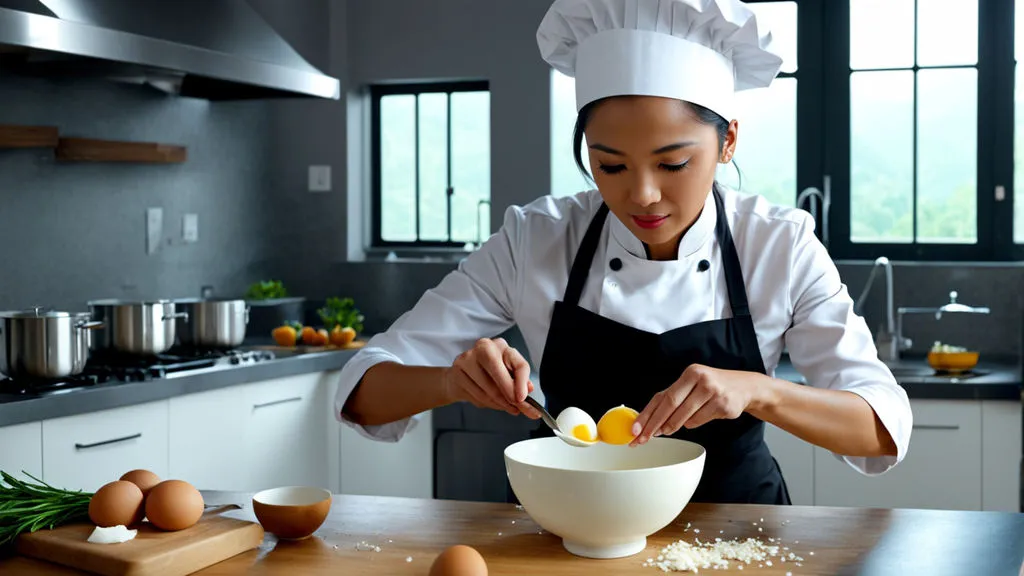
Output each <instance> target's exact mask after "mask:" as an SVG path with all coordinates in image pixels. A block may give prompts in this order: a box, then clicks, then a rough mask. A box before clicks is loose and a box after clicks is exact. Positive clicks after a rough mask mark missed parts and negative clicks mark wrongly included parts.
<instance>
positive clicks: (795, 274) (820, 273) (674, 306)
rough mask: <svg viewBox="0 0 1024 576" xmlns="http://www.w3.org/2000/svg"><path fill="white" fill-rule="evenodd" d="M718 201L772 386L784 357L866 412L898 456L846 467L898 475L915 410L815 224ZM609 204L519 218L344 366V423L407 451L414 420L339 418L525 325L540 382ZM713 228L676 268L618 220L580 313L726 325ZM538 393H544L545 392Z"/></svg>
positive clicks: (795, 214)
mask: <svg viewBox="0 0 1024 576" xmlns="http://www.w3.org/2000/svg"><path fill="white" fill-rule="evenodd" d="M722 195H723V200H724V207H725V214H726V215H727V217H728V219H729V226H730V227H731V230H732V234H733V239H734V242H735V244H736V250H737V252H738V255H739V261H740V265H741V267H742V269H743V279H744V282H745V284H746V288H747V297H748V300H749V303H750V312H751V315H752V316H753V321H754V327H755V330H756V332H757V340H758V345H759V347H760V350H761V356H762V357H763V359H764V365H765V368H766V370H767V371H768V374H769V375H772V374H774V371H775V368H776V367H777V366H778V363H779V358H780V355H781V354H782V351H783V348H784V347H785V348H786V349H787V351H788V353H789V355H790V359H791V361H792V363H793V366H794V367H795V368H796V369H797V370H798V371H799V372H800V373H801V374H802V375H803V376H804V378H805V379H806V381H807V384H809V385H811V386H815V387H818V388H829V389H832V390H847V391H850V392H853V393H855V394H857V395H859V396H861V397H862V398H864V399H865V400H866V401H867V402H868V404H870V405H871V407H872V408H873V409H874V411H875V413H876V414H878V417H879V419H880V420H881V422H882V424H883V425H884V426H885V428H886V430H888V431H889V433H890V434H891V435H892V437H893V439H894V441H895V443H896V447H897V455H896V456H895V457H892V456H884V457H877V458H862V457H845V456H838V455H837V456H836V457H837V458H840V459H842V460H844V461H845V462H847V463H848V464H849V465H851V466H852V467H853V468H855V469H856V470H858V471H860V472H861V473H863V474H866V475H874V474H880V473H882V472H885V471H886V470H888V469H890V468H891V467H893V466H895V465H896V464H897V463H898V462H900V461H901V460H902V459H903V457H904V456H905V455H906V452H907V447H908V444H909V442H910V434H911V425H912V414H911V410H910V402H909V400H908V398H907V394H906V392H905V391H904V390H903V388H902V387H900V386H899V384H897V382H896V380H895V379H894V378H893V376H892V374H891V372H890V371H889V370H888V369H887V368H886V366H885V365H884V364H883V363H882V362H881V361H880V360H879V358H878V355H877V350H876V348H875V345H874V342H873V341H872V337H871V331H870V330H869V329H868V327H867V325H866V323H865V322H864V319H863V318H861V317H860V316H857V315H856V314H854V312H853V300H852V299H851V298H850V295H849V293H848V292H847V289H846V287H845V286H844V285H843V283H842V280H841V279H840V277H839V272H838V270H837V269H836V266H835V264H834V263H833V262H832V260H831V258H830V257H829V255H828V253H827V252H826V250H825V248H824V246H823V245H822V244H821V243H820V242H819V241H818V239H817V237H816V236H815V235H814V221H813V220H812V219H811V217H810V215H809V214H807V213H806V212H804V211H802V210H797V209H794V208H785V207H781V206H776V205H773V204H770V203H769V202H768V201H766V200H765V199H764V198H763V197H761V196H755V195H748V194H742V193H739V192H736V191H732V190H728V189H726V188H722ZM601 202H602V199H601V196H600V193H599V192H598V191H596V190H593V191H590V192H583V193H580V194H577V195H575V196H571V197H565V198H554V197H551V196H546V197H543V198H540V199H538V200H535V201H533V202H531V203H530V204H527V205H526V206H522V207H518V206H513V207H511V208H509V209H508V210H507V211H506V213H505V219H504V224H503V225H502V227H501V229H499V230H498V231H497V233H495V234H494V235H493V236H492V237H491V238H490V239H489V240H488V241H487V242H486V243H484V245H483V246H482V247H481V248H480V249H479V250H477V251H476V252H474V253H473V254H471V255H470V256H468V257H467V258H466V259H465V260H463V261H462V262H461V264H460V265H459V266H458V268H457V270H455V271H453V272H452V273H450V274H449V275H448V276H446V277H445V278H444V280H442V281H441V283H440V284H439V285H438V286H437V287H435V288H432V289H431V290H428V291H427V292H426V293H424V295H423V297H422V298H421V299H420V301H419V302H418V303H417V304H416V305H415V306H414V307H413V308H412V310H410V311H409V312H406V313H405V314H404V315H402V316H401V317H400V318H399V319H398V320H397V321H396V322H395V323H394V324H393V325H392V326H391V327H390V329H388V330H387V331H386V332H383V333H381V334H378V335H376V336H374V337H373V338H371V339H370V341H369V342H368V343H367V345H366V347H365V348H363V349H362V350H360V351H359V352H358V353H357V354H356V355H355V356H354V357H353V358H352V359H351V360H349V362H348V363H346V364H345V367H344V369H343V370H342V373H341V384H340V387H339V388H338V393H337V396H336V398H335V414H336V416H337V417H338V418H339V419H340V420H341V421H343V422H345V423H346V424H348V425H350V426H352V427H354V428H356V429H357V430H359V431H360V432H361V433H362V434H363V435H365V436H367V437H369V438H373V439H376V440H382V441H391V442H397V441H398V440H399V439H401V438H402V436H403V435H404V434H405V433H406V432H407V431H408V430H409V429H410V426H411V425H412V424H413V421H414V420H415V417H414V418H413V419H405V420H402V421H399V422H393V423H390V424H385V425H380V426H359V425H357V424H355V423H353V422H350V421H348V420H347V419H345V418H344V417H343V416H342V415H341V409H342V407H343V406H344V404H345V401H346V400H347V398H348V396H349V394H351V392H352V390H353V389H354V388H355V386H356V384H357V383H358V382H359V380H360V379H361V378H362V376H363V374H364V373H365V372H366V371H367V369H369V368H370V367H371V366H373V365H375V364H377V363H379V362H384V361H392V362H398V363H404V364H407V365H420V366H449V365H451V363H452V361H453V360H454V359H455V357H456V356H458V355H459V354H461V353H462V352H464V351H465V350H467V349H469V348H470V347H472V345H473V343H474V342H475V341H476V340H477V339H479V338H484V337H494V336H497V335H499V334H501V333H502V332H504V331H505V330H506V329H508V328H510V327H512V326H513V325H518V327H519V330H520V332H521V333H522V335H523V338H524V340H525V342H526V346H527V348H528V352H529V357H530V358H531V360H532V362H533V363H534V366H533V367H534V368H535V369H536V368H537V367H538V366H539V364H540V360H541V358H542V357H543V354H544V345H545V339H546V338H547V333H548V326H549V325H550V322H551V313H552V310H553V307H554V303H555V301H556V300H561V299H562V297H563V294H564V292H565V286H566V282H567V281H568V278H569V270H570V268H571V266H572V262H573V258H574V256H575V253H576V250H577V248H578V247H579V245H580V242H581V241H582V239H583V235H584V233H585V232H586V230H587V226H588V225H589V224H590V221H591V220H592V218H593V217H594V214H595V213H596V212H597V210H598V208H599V207H600V205H601ZM717 219H718V216H717V212H716V210H715V203H714V198H713V197H712V196H711V194H710V193H709V194H708V197H707V199H706V201H705V205H704V209H703V211H702V212H701V214H700V216H699V217H698V218H697V221H696V223H695V224H694V225H693V227H692V228H691V229H690V230H688V231H687V232H686V234H685V235H684V236H683V238H682V240H681V242H680V244H679V254H678V259H676V260H670V261H654V260H649V259H647V258H646V256H645V252H644V247H643V244H642V243H641V242H640V240H638V239H637V238H636V236H634V235H633V234H632V233H631V232H630V231H629V229H628V228H627V227H626V226H625V225H624V224H622V222H621V221H619V220H618V218H616V217H615V215H614V214H611V215H610V217H609V218H608V220H607V224H606V225H605V227H604V230H603V233H602V235H601V241H600V243H599V246H598V248H597V251H596V253H595V255H594V259H593V262H592V263H591V268H590V273H589V275H588V276H587V283H586V287H585V288H584V291H583V295H582V297H581V299H580V302H579V305H580V306H582V307H583V308H586V309H588V310H590V311H593V312H597V313H599V314H600V315H602V316H605V317H607V318H610V319H612V320H615V321H617V322H620V323H623V324H627V325H629V326H632V327H634V328H638V329H641V330H647V331H649V332H655V333H660V332H665V331H668V330H671V329H673V328H676V327H679V326H684V325H690V324H694V323H697V322H703V321H706V320H715V319H719V318H727V317H730V316H731V315H732V312H731V310H730V307H729V296H728V293H727V290H726V285H725V273H724V269H723V267H722V263H721V262H722V260H721V256H722V255H721V249H720V247H719V245H718V242H717V240H716V239H715V234H714V231H715V223H716V221H717ZM616 258H617V259H619V260H620V261H621V268H620V269H619V270H617V271H616V270H612V268H611V266H610V264H609V262H611V261H612V260H613V259H616ZM701 260H707V261H709V262H710V264H711V267H710V269H708V270H707V271H700V270H699V269H698V263H699V262H700V261H701ZM580 360H581V361H592V359H582V358H581V359H580ZM616 360H617V361H625V362H628V361H629V359H628V358H617V359H616ZM538 384H539V387H540V388H541V391H543V381H542V382H540V383H537V382H535V383H534V385H535V386H537V385H538ZM634 408H636V409H637V410H640V409H642V408H643V406H634Z"/></svg>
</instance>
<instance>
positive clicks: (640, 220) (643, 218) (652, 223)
mask: <svg viewBox="0 0 1024 576" xmlns="http://www.w3.org/2000/svg"><path fill="white" fill-rule="evenodd" d="M665 220H668V216H665V215H660V214H641V215H639V216H636V215H634V216H633V222H636V225H637V226H639V227H641V228H647V229H648V230H650V229H652V228H657V227H658V226H661V225H662V224H664V223H665Z"/></svg>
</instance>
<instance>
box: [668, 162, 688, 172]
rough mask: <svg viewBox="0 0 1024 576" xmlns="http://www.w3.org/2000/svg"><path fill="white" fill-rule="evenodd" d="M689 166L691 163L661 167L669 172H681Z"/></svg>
mask: <svg viewBox="0 0 1024 576" xmlns="http://www.w3.org/2000/svg"><path fill="white" fill-rule="evenodd" d="M687 164H689V162H682V163H680V164H662V165H661V167H662V168H664V169H665V170H668V171H669V172H679V171H680V170H682V169H683V168H686V165H687Z"/></svg>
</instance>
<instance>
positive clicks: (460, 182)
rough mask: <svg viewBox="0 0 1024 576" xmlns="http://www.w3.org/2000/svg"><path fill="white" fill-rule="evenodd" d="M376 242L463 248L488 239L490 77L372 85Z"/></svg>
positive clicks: (392, 245)
mask: <svg viewBox="0 0 1024 576" xmlns="http://www.w3.org/2000/svg"><path fill="white" fill-rule="evenodd" d="M371 102H372V111H371V123H372V138H373V143H372V146H373V238H372V242H373V245H374V246H375V247H428V248H446V247H451V248H461V247H464V246H465V245H466V244H467V243H471V242H472V243H479V242H482V241H483V240H486V239H487V238H488V237H489V236H490V217H489V214H490V212H489V210H488V209H487V208H488V207H489V205H490V198H491V170H490V163H491V138H490V92H489V91H488V85H487V82H463V83H448V84H416V85H385V86H376V87H373V88H372V90H371Z"/></svg>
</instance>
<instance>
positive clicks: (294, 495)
mask: <svg viewBox="0 0 1024 576" xmlns="http://www.w3.org/2000/svg"><path fill="white" fill-rule="evenodd" d="M252 509H253V512H255V513H256V519H257V520H259V521H260V525H262V526H263V529H264V530H266V531H267V532H270V533H271V534H273V535H274V536H277V537H278V538H280V539H282V540H302V539H303V538H309V537H310V536H311V535H312V534H313V533H314V532H316V531H317V529H318V528H320V526H321V525H323V523H324V520H326V519H327V514H328V512H330V511H331V493H330V492H329V491H327V490H324V489H323V488H314V487H310V486H285V487H282V488H271V489H269V490H264V491H262V492H258V493H256V495H255V496H253V497H252Z"/></svg>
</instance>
